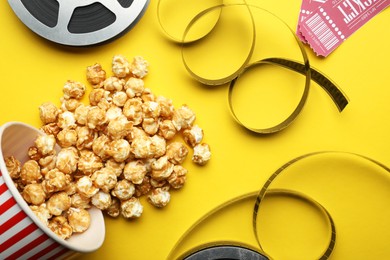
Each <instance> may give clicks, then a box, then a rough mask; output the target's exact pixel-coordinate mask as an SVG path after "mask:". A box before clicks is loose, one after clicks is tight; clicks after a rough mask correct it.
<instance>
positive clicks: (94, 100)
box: [89, 88, 110, 106]
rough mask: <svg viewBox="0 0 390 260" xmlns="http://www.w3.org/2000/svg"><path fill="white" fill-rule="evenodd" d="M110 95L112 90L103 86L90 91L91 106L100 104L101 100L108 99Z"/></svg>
mask: <svg viewBox="0 0 390 260" xmlns="http://www.w3.org/2000/svg"><path fill="white" fill-rule="evenodd" d="M109 95H110V91H107V90H104V89H102V88H97V89H93V90H92V91H91V92H90V93H89V103H90V104H91V106H98V105H99V103H100V102H103V101H104V100H107V99H108V97H109Z"/></svg>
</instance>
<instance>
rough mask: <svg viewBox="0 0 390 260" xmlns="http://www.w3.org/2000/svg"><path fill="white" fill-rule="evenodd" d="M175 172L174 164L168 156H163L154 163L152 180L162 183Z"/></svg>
mask: <svg viewBox="0 0 390 260" xmlns="http://www.w3.org/2000/svg"><path fill="white" fill-rule="evenodd" d="M172 171H173V164H172V163H171V162H169V161H168V157H167V156H162V157H160V158H158V159H157V160H156V161H154V162H153V163H152V174H151V176H152V178H153V179H155V180H157V181H161V180H165V179H167V178H168V177H169V176H170V175H171V173H172Z"/></svg>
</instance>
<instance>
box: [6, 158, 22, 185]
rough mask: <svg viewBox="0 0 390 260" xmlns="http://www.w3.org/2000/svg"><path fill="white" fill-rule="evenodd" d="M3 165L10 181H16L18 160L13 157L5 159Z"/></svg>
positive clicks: (18, 170)
mask: <svg viewBox="0 0 390 260" xmlns="http://www.w3.org/2000/svg"><path fill="white" fill-rule="evenodd" d="M5 165H6V167H7V170H8V173H9V175H10V176H11V178H12V179H18V178H19V177H20V170H21V168H20V165H21V163H20V161H19V160H18V159H16V158H15V157H14V156H10V157H7V158H6V159H5Z"/></svg>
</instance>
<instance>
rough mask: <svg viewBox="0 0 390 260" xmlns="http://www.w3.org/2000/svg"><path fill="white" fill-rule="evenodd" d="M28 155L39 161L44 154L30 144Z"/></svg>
mask: <svg viewBox="0 0 390 260" xmlns="http://www.w3.org/2000/svg"><path fill="white" fill-rule="evenodd" d="M27 155H28V157H29V158H30V159H31V160H34V161H39V159H41V158H42V154H41V153H40V152H39V151H38V148H37V147H36V146H30V147H29V148H28V151H27Z"/></svg>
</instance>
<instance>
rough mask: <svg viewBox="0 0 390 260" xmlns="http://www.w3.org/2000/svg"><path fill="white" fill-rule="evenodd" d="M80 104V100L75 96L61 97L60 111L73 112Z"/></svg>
mask: <svg viewBox="0 0 390 260" xmlns="http://www.w3.org/2000/svg"><path fill="white" fill-rule="evenodd" d="M80 105H81V103H80V101H79V100H77V99H75V98H70V99H65V98H61V110H62V111H71V112H73V111H75V110H76V108H77V107H78V106H80Z"/></svg>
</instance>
